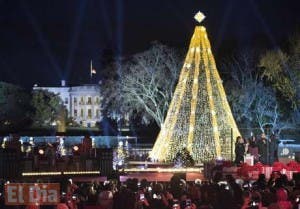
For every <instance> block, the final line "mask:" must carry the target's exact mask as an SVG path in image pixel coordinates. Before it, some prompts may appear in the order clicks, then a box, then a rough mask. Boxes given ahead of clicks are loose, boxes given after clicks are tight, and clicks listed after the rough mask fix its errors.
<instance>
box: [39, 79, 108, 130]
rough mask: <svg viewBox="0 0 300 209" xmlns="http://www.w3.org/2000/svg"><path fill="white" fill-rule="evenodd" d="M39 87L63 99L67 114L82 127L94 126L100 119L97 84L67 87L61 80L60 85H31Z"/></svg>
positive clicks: (99, 100) (99, 97) (99, 99)
mask: <svg viewBox="0 0 300 209" xmlns="http://www.w3.org/2000/svg"><path fill="white" fill-rule="evenodd" d="M39 89H40V90H47V91H49V92H52V93H54V94H57V95H58V96H59V97H60V98H61V100H62V101H63V104H64V106H65V107H66V109H67V111H68V116H69V117H72V118H73V119H74V121H76V122H77V123H79V124H81V125H82V126H84V127H94V126H95V125H96V122H99V121H101V119H102V115H101V100H102V97H101V91H100V85H99V84H86V85H81V86H71V87H68V86H66V85H65V81H64V80H62V81H61V86H60V87H39V86H37V85H35V86H34V87H33V90H39Z"/></svg>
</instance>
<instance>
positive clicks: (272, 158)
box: [269, 134, 278, 165]
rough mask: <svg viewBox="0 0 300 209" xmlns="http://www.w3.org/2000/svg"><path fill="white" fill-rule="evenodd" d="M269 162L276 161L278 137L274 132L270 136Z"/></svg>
mask: <svg viewBox="0 0 300 209" xmlns="http://www.w3.org/2000/svg"><path fill="white" fill-rule="evenodd" d="M269 147H270V164H271V165H272V164H273V163H274V162H275V161H278V138H277V137H276V135H275V134H272V135H271V136H270V146H269Z"/></svg>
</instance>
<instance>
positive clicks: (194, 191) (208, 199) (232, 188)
mask: <svg viewBox="0 0 300 209" xmlns="http://www.w3.org/2000/svg"><path fill="white" fill-rule="evenodd" d="M299 177H300V176H299V175H298V174H297V175H295V176H294V179H293V180H292V181H289V180H288V179H287V177H286V176H285V175H283V174H280V173H279V172H273V173H272V175H271V177H270V179H268V180H267V179H266V178H265V176H264V174H260V176H259V178H258V179H257V180H255V181H250V180H245V179H244V180H242V179H235V178H234V177H233V176H232V175H226V176H223V174H222V173H221V172H217V173H216V174H215V175H214V177H213V179H211V180H210V181H201V180H200V179H196V180H195V181H194V182H186V181H185V180H184V179H183V178H182V177H181V176H179V175H174V176H173V177H172V178H171V179H170V181H169V182H148V181H147V180H145V179H143V180H141V181H138V180H137V179H128V180H127V181H126V182H122V183H121V182H117V181H105V182H103V183H74V182H72V180H68V183H67V184H66V186H65V187H64V186H62V187H61V190H62V194H61V202H60V203H59V204H57V205H55V206H53V205H48V206H47V205H46V206H45V205H44V206H43V205H40V206H39V205H30V206H6V205H4V203H3V195H2V196H1V197H0V208H1V209H91V208H92V209H298V208H300V205H299V204H300V178H299ZM62 185H64V184H63V183H62ZM1 194H3V191H2V193H1Z"/></svg>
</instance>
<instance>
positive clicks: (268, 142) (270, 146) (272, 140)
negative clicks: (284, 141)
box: [235, 133, 279, 165]
mask: <svg viewBox="0 0 300 209" xmlns="http://www.w3.org/2000/svg"><path fill="white" fill-rule="evenodd" d="M278 144H279V140H278V138H277V137H276V135H275V134H271V136H270V137H269V138H267V137H266V135H265V134H264V133H262V134H261V136H260V137H255V136H254V135H252V136H251V137H250V138H249V139H244V138H243V137H241V136H238V137H237V139H236V143H235V163H236V165H240V164H241V163H243V162H244V157H245V155H246V154H249V155H251V156H253V159H254V163H257V162H261V163H263V164H265V165H267V164H269V165H272V164H273V163H274V162H275V161H278Z"/></svg>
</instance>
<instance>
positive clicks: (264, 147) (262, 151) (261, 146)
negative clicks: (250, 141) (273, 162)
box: [258, 133, 268, 164]
mask: <svg viewBox="0 0 300 209" xmlns="http://www.w3.org/2000/svg"><path fill="white" fill-rule="evenodd" d="M258 152H259V155H260V157H259V161H260V162H261V163H263V164H268V140H267V138H266V135H265V134H264V133H262V134H261V138H260V140H259V141H258Z"/></svg>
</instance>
